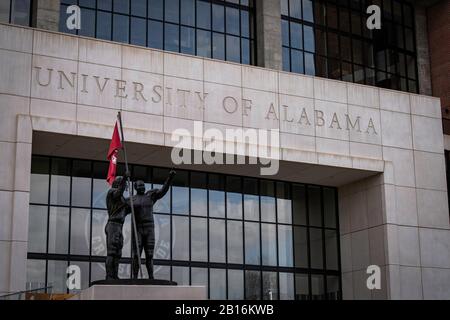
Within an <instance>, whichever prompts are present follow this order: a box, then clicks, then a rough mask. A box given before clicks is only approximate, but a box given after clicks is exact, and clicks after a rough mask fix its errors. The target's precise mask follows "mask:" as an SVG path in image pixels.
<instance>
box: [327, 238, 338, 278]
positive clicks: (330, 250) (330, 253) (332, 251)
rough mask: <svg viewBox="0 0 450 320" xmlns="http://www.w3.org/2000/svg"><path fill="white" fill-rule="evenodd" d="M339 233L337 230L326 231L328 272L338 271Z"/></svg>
mask: <svg viewBox="0 0 450 320" xmlns="http://www.w3.org/2000/svg"><path fill="white" fill-rule="evenodd" d="M337 242H338V239H337V233H336V231H335V230H325V251H326V261H327V269H328V270H338V247H337Z"/></svg>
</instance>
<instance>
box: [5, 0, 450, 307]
mask: <svg viewBox="0 0 450 320" xmlns="http://www.w3.org/2000/svg"><path fill="white" fill-rule="evenodd" d="M441 2H442V1H441ZM443 2H446V1H443ZM73 4H76V5H78V6H79V7H80V8H81V18H82V19H81V29H80V30H68V29H67V25H66V20H67V18H69V16H70V13H67V8H69V7H70V5H73ZM370 4H377V5H379V6H380V7H381V9H382V28H381V30H369V29H367V28H366V27H365V21H366V19H367V16H368V15H367V14H366V13H365V9H366V8H367V6H368V5H370ZM427 5H430V3H426V1H425V2H423V3H418V2H408V1H374V2H372V1H371V2H370V3H369V2H366V1H309V0H306V1H305V0H303V1H295V0H290V1H279V0H268V1H267V0H265V1H250V0H249V1H243V0H241V1H238V0H235V1H219V0H217V1H216V0H211V1H209V0H208V1H205V0H197V1H185V0H183V1H179V0H176V1H170V0H165V1H163V0H159V1H158V0H148V1H147V0H144V1H124V0H122V1H111V0H110V1H108V0H97V1H95V0H91V1H87V0H86V1H82V0H78V1H77V0H73V1H68V0H62V1H43V0H35V1H25V0H22V1H20V0H11V1H5V2H2V4H1V5H0V22H1V24H0V70H1V72H0V75H1V79H0V110H1V117H0V122H1V126H0V137H1V139H0V140H1V142H0V146H1V150H2V152H1V153H0V159H1V163H2V166H1V167H0V184H1V185H0V204H1V207H2V210H1V214H0V255H1V259H0V293H10V292H16V291H21V290H26V289H31V288H43V287H47V291H52V292H67V291H69V289H67V287H66V278H67V273H66V270H67V267H68V266H69V265H77V266H79V267H80V270H81V275H82V278H81V279H82V287H83V288H86V287H88V286H89V283H91V282H92V281H95V280H98V279H102V278H103V277H104V275H105V271H104V261H105V255H106V248H105V236H104V231H103V230H104V225H105V223H106V220H107V212H106V209H105V194H106V192H107V190H108V185H107V183H106V180H105V179H106V173H107V167H108V163H107V162H106V153H107V150H108V146H109V140H110V139H111V135H112V130H113V127H114V124H115V121H116V116H117V112H118V111H121V112H122V116H123V121H124V135H125V138H126V140H127V149H128V158H129V161H130V163H131V164H132V165H131V172H132V176H133V179H142V180H144V181H145V182H146V185H147V187H148V188H152V187H158V186H160V185H161V183H162V182H163V181H164V179H165V176H166V175H167V173H168V169H169V168H171V167H172V166H173V162H172V159H171V152H172V148H173V147H174V146H175V145H176V141H174V140H173V133H174V132H175V131H176V130H179V129H184V131H182V132H183V133H182V134H181V135H182V136H183V138H184V139H186V141H190V142H191V147H190V149H193V150H197V151H198V150H201V149H204V148H205V147H207V146H208V142H210V138H211V136H208V132H209V133H211V132H214V136H215V138H216V142H220V143H222V144H223V145H224V150H226V151H223V153H227V154H228V155H233V158H234V156H241V157H244V159H245V160H247V161H250V160H252V159H254V158H255V150H256V152H259V149H260V148H262V147H263V146H265V145H266V144H267V142H266V141H261V140H260V141H258V143H256V144H252V143H250V142H248V141H246V140H244V141H241V142H240V143H239V142H238V143H236V142H235V141H234V140H233V139H232V138H230V137H229V136H227V134H226V133H227V129H235V130H241V132H250V130H251V129H257V130H272V131H271V132H272V133H273V132H277V133H278V135H277V136H276V137H275V141H273V140H271V144H272V145H274V146H273V147H272V150H271V153H268V154H266V155H265V156H263V157H262V158H264V159H265V160H271V161H278V162H279V170H278V171H277V172H275V173H274V174H273V175H261V170H260V169H261V166H260V165H254V164H238V165H231V164H212V165H210V164H207V163H206V162H204V163H203V164H182V165H179V166H176V168H177V172H178V174H177V177H176V180H175V182H174V185H173V186H172V187H171V189H170V192H169V193H168V194H167V195H166V197H164V198H163V199H161V201H160V202H159V203H158V204H157V207H156V208H155V223H156V248H155V275H156V277H158V278H162V279H169V280H174V281H177V282H178V283H179V284H185V285H204V286H205V287H206V288H207V290H208V297H209V298H211V299H299V300H305V299H449V298H450V225H449V211H448V196H447V180H446V165H445V147H444V146H446V145H447V138H446V137H445V135H444V134H443V126H442V123H443V122H442V121H443V120H442V119H443V116H442V113H441V100H440V99H439V98H436V97H432V96H431V94H432V93H434V91H435V90H436V89H434V87H435V85H436V81H433V77H434V75H435V73H436V72H435V71H433V70H435V69H434V68H436V67H435V64H433V63H434V61H436V60H435V59H434V57H435V56H434V55H433V52H435V50H436V49H434V48H433V46H432V45H430V46H428V43H429V42H430V41H429V38H430V37H431V35H434V34H431V35H430V33H427V32H426V25H427V24H428V25H429V26H430V24H431V22H430V21H429V20H428V22H427V19H426V17H427V11H430V10H431V9H430V10H428V9H426V7H425V6H427ZM432 5H436V4H432ZM439 5H442V4H440V3H439ZM430 12H431V11H430ZM424 26H425V29H424ZM428 29H432V28H430V27H429V28H428ZM447 36H448V34H447ZM430 56H431V59H430ZM439 59H442V58H441V56H440V55H438V60H437V61H438V62H436V63H437V65H438V66H439V64H440V63H441V62H439V61H440V60H439ZM430 61H431V64H430ZM442 63H444V62H442ZM442 83H444V80H443V82H442ZM437 85H439V86H440V87H439V88H441V87H443V85H442V84H439V83H438V84H437ZM442 92H443V93H442ZM438 94H439V95H441V96H442V95H444V94H448V92H446V91H445V89H444V90H441V91H440V92H439V93H438ZM443 101H444V99H443ZM247 130H249V131H247ZM178 132H180V131H178ZM238 132H239V131H238ZM230 145H231V146H232V147H233V148H232V149H226V148H225V147H228V146H230ZM449 149H450V148H449ZM228 150H231V151H230V152H228ZM218 153H219V154H221V152H218ZM119 161H121V162H122V161H123V158H120V159H119ZM118 170H119V173H120V172H123V171H124V168H123V166H122V165H121V166H119V169H118ZM130 229H131V228H130V221H129V219H127V221H126V224H125V226H124V234H125V247H124V255H123V258H122V264H121V267H120V276H121V277H123V278H125V277H129V275H130V246H131V241H130V233H131V232H130ZM373 265H376V266H379V268H380V271H381V274H380V276H381V278H380V284H381V287H380V288H379V289H374V290H371V289H369V288H368V287H367V278H368V277H369V276H370V274H368V273H367V269H368V267H369V266H373Z"/></svg>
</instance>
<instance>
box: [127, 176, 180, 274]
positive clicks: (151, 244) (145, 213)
mask: <svg viewBox="0 0 450 320" xmlns="http://www.w3.org/2000/svg"><path fill="white" fill-rule="evenodd" d="M175 174H176V172H175V171H174V170H173V169H172V170H170V173H169V177H168V178H167V179H166V181H165V182H164V185H163V186H162V188H161V189H152V190H149V191H147V192H145V183H144V181H141V180H138V181H136V182H135V184H134V188H135V189H136V191H137V195H135V196H133V206H134V213H135V218H136V229H137V239H138V245H139V250H138V254H139V255H141V254H142V250H144V251H145V259H146V262H145V265H146V267H147V272H148V276H149V279H153V250H154V248H155V226H154V220H153V205H154V204H155V202H156V201H158V200H159V199H161V198H162V197H164V195H165V194H166V193H167V191H168V190H169V187H170V185H171V184H172V180H173V178H174V176H175ZM132 243H133V249H132V252H133V253H134V256H133V268H132V270H133V278H134V279H137V277H138V272H139V262H138V256H137V255H136V249H135V241H133V242H132Z"/></svg>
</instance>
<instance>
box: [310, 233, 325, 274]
mask: <svg viewBox="0 0 450 320" xmlns="http://www.w3.org/2000/svg"><path fill="white" fill-rule="evenodd" d="M309 245H310V248H311V250H310V254H311V268H314V269H323V250H322V230H321V229H316V228H310V229H309Z"/></svg>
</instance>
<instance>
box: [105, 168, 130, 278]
mask: <svg viewBox="0 0 450 320" xmlns="http://www.w3.org/2000/svg"><path fill="white" fill-rule="evenodd" d="M128 175H129V174H128V173H126V176H127V177H128ZM125 186H126V179H125V178H123V177H116V178H115V180H114V182H113V184H112V186H111V189H109V190H108V194H107V196H106V207H107V209H108V216H109V218H108V223H107V224H106V226H105V233H106V247H107V257H106V280H114V279H119V275H118V273H119V260H120V258H121V257H122V247H123V234H122V227H123V223H124V222H125V217H126V216H127V214H129V213H130V207H129V205H128V204H127V200H126V199H125V198H124V197H123V193H124V191H125Z"/></svg>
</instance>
